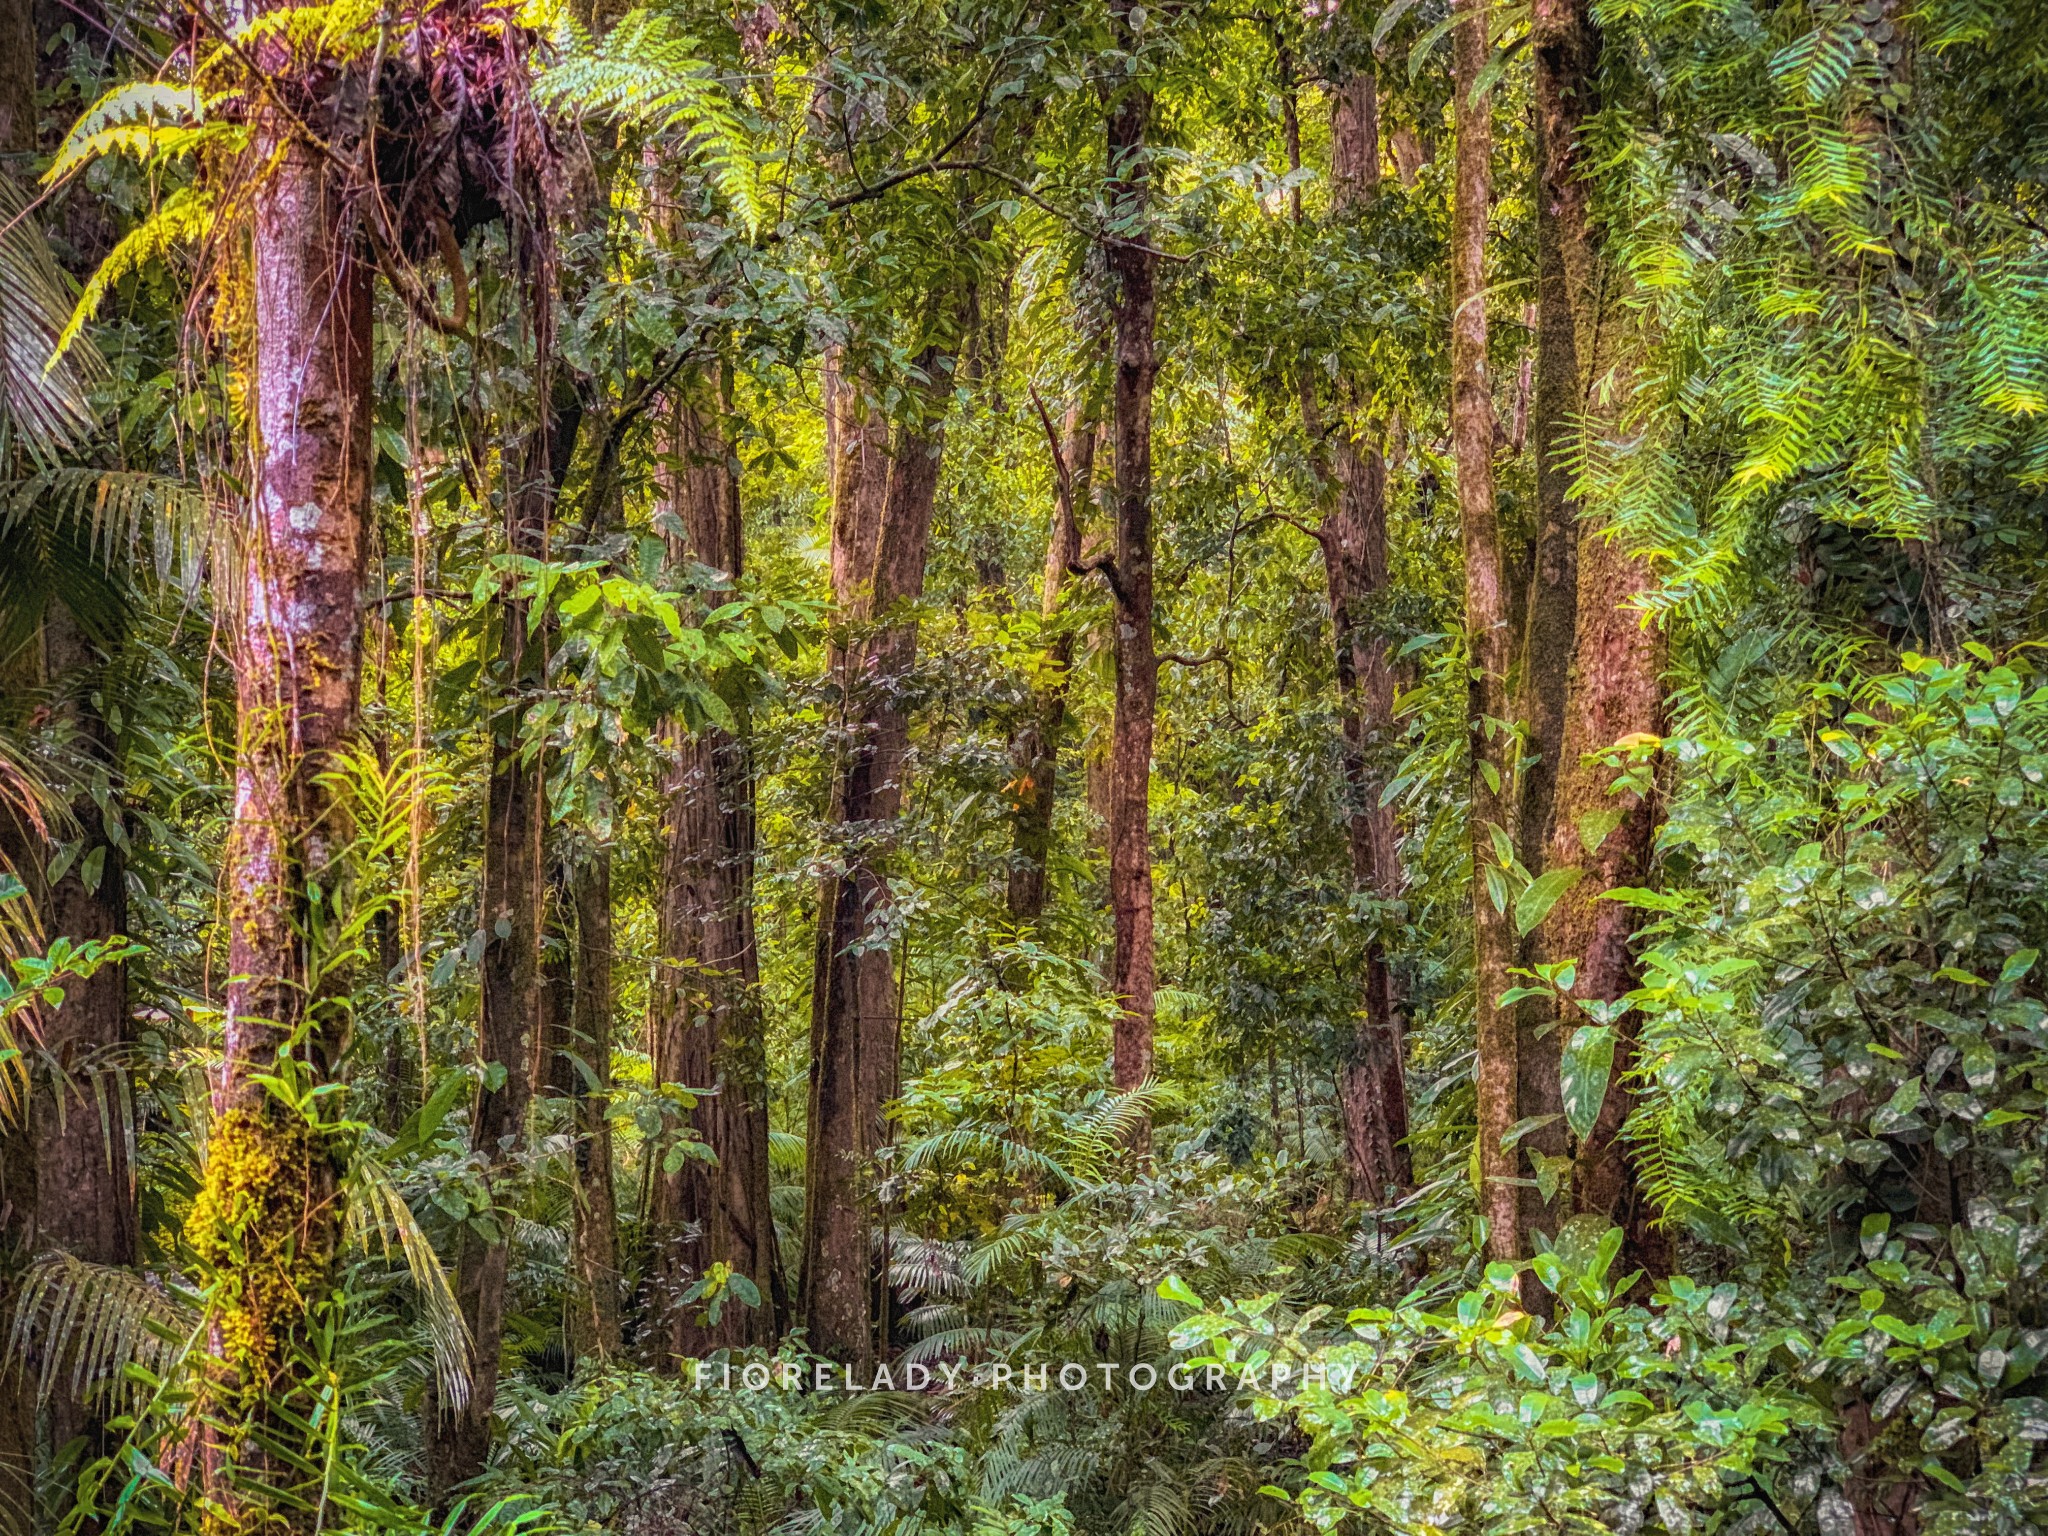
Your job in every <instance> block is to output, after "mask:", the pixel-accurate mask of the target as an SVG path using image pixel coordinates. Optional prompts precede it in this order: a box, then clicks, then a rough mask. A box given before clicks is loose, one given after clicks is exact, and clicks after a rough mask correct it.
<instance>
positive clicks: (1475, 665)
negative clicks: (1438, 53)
mask: <svg viewBox="0 0 2048 1536" xmlns="http://www.w3.org/2000/svg"><path fill="white" fill-rule="evenodd" d="M1452 11H1453V13H1454V15H1455V16H1456V17H1457V24H1456V26H1455V27H1454V28H1453V31H1452V71H1451V90H1452V95H1453V102H1452V109H1453V118H1454V122H1455V126H1456V132H1457V162H1456V168H1455V172H1454V186H1453V195H1452V212H1451V447H1452V454H1453V457H1454V459H1455V461H1456V463H1457V469H1458V524H1459V534H1460V543H1461V544H1462V545H1463V547H1464V555H1465V652H1466V665H1467V668H1468V671H1469V676H1470V683H1469V697H1468V700H1467V704H1466V711H1465V713H1466V722H1467V728H1468V731H1469V733H1470V746H1471V800H1470V809H1469V811H1468V813H1467V815H1468V818H1469V825H1470V828H1471V840H1472V897H1471V899H1472V949H1473V955H1472V959H1473V964H1472V988H1473V1009H1474V1012H1475V1014H1476V1018H1477V1024H1476V1036H1477V1042H1478V1049H1479V1060H1478V1069H1477V1087H1478V1097H1479V1106H1478V1108H1479V1176H1480V1192H1479V1211H1480V1214H1481V1215H1482V1216H1484V1217H1485V1218H1486V1221H1487V1251H1488V1252H1489V1253H1490V1254H1491V1255H1492V1256H1493V1257H1495V1258H1509V1259H1511V1258H1515V1257H1517V1256H1519V1250H1520V1247H1521V1230H1520V1221H1519V1216H1518V1207H1517V1200H1516V1191H1515V1186H1514V1184H1513V1183H1512V1182H1511V1181H1512V1180H1513V1179H1514V1177H1515V1176H1516V1159H1515V1155H1514V1153H1513V1151H1512V1149H1510V1148H1508V1147H1506V1146H1504V1145H1503V1142H1504V1140H1505V1138H1506V1136H1507V1134H1508V1132H1509V1131H1510V1130H1512V1129H1513V1127H1514V1124H1515V1121H1516V1119H1517V1117H1518V1114H1519V1111H1518V1109H1517V1107H1516V1106H1517V1088H1518V1082H1517V1073H1516V1058H1517V1054H1518V1051H1517V1041H1516V1037H1515V1015H1514V1012H1513V1010H1512V1009H1504V1008H1502V1007H1501V1006H1500V1002H1499V999H1500V995H1501V993H1503V992H1504V991H1506V990H1507V988H1508V985H1509V977H1508V971H1509V968H1510V967H1511V966H1512V965H1513V964H1514V956H1515V946H1514V927H1513V924H1512V922H1511V920H1510V919H1509V917H1508V914H1507V912H1506V910H1505V897H1506V891H1505V884H1504V877H1503V874H1502V871H1501V862H1500V859H1499V857H1498V851H1497V849H1496V846H1495V840H1496V839H1500V840H1501V841H1502V842H1504V843H1505V844H1506V845H1507V846H1508V847H1509V848H1510V849H1511V848H1512V846H1513V844H1512V839H1513V836H1514V804H1513V801H1512V799H1511V791H1512V776H1513V772H1514V750H1515V747H1514V736H1513V732H1512V731H1511V730H1510V729H1509V728H1508V726H1507V724H1506V721H1507V711H1508V703H1507V698H1508V695H1507V685H1508V666H1509V652H1510V646H1509V633H1508V609H1507V589H1506V584H1505V580H1504V577H1503V573H1502V560H1501V539H1500V514H1499V511H1498V509H1497V508H1496V507H1495V505H1494V487H1493V395H1492V389H1491V385H1490V382H1489V378H1488V371H1487V366H1486V337H1487V326H1486V226H1487V214H1488V211H1489V209H1490V207H1491V205H1492V201H1493V101H1492V95H1491V93H1490V92H1481V93H1479V94H1478V95H1477V96H1476V98H1475V95H1474V87H1475V86H1476V85H1478V84H1479V77H1480V74H1481V72H1482V71H1483V70H1484V69H1485V67H1486V60H1487V57H1488V53H1489V49H1488V45H1487V38H1486V7H1485V5H1484V4H1483V3H1481V0H1454V3H1453V6H1452Z"/></svg>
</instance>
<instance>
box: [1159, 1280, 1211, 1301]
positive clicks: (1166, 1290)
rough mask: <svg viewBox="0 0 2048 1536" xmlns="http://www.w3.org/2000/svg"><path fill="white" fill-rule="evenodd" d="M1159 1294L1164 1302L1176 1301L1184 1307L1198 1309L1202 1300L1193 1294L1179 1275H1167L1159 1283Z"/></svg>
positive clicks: (1191, 1288) (1191, 1289)
mask: <svg viewBox="0 0 2048 1536" xmlns="http://www.w3.org/2000/svg"><path fill="white" fill-rule="evenodd" d="M1159 1294H1160V1296H1161V1298H1162V1299H1164V1300H1166V1301H1177V1302H1179V1303H1180V1304H1181V1305H1182V1306H1185V1307H1199V1306H1200V1305H1201V1304H1202V1298H1201V1297H1199V1296H1197V1295H1196V1294H1195V1293H1194V1289H1193V1287H1191V1286H1190V1285H1189V1284H1188V1283H1187V1281H1185V1280H1183V1279H1181V1277H1180V1276H1179V1275H1168V1276H1167V1277H1166V1278H1165V1279H1164V1280H1162V1281H1160V1282H1159Z"/></svg>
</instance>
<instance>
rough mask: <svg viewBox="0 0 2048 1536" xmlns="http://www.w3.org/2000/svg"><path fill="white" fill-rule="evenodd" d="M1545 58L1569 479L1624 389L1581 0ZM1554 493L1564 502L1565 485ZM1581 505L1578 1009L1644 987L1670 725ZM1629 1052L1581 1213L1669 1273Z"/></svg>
mask: <svg viewBox="0 0 2048 1536" xmlns="http://www.w3.org/2000/svg"><path fill="white" fill-rule="evenodd" d="M1535 58H1536V79H1537V93H1536V109H1537V132H1538V144H1539V156H1538V170H1539V175H1540V176H1541V182H1540V185H1539V194H1540V202H1539V217H1540V221H1541V222H1539V226H1538V228H1539V233H1540V232H1541V230H1542V228H1543V225H1544V223H1547V224H1548V225H1549V227H1550V231H1551V235H1550V239H1549V241H1548V246H1549V255H1548V264H1547V266H1546V269H1545V270H1544V271H1543V272H1542V274H1541V287H1540V289H1539V306H1540V308H1541V310H1542V316H1541V319H1540V320H1539V327H1540V334H1539V353H1538V358H1539V361H1538V376H1539V380H1541V379H1542V378H1543V374H1544V371H1545V369H1546V367H1552V368H1554V370H1555V371H1556V377H1555V378H1554V379H1552V380H1551V381H1550V383H1549V384H1548V385H1540V386H1539V392H1538V399H1537V409H1538V439H1537V440H1538V444H1539V447H1540V448H1541V450H1542V452H1543V454H1544V459H1545V462H1546V463H1548V464H1550V465H1551V466H1552V472H1553V474H1554V475H1555V476H1557V477H1558V478H1562V477H1563V475H1564V473H1565V472H1564V470H1563V468H1562V466H1561V465H1558V464H1557V463H1556V460H1557V459H1558V458H1559V457H1560V456H1561V455H1562V454H1563V453H1564V452H1565V451H1566V450H1567V449H1568V448H1569V447H1570V445H1571V441H1572V434H1573V433H1574V432H1575V431H1576V430H1577V426H1576V421H1577V418H1578V417H1579V416H1580V415H1581V414H1582V413H1583V414H1588V415H1591V416H1593V417H1596V418H1597V417H1600V416H1602V415H1611V413H1612V412H1613V411H1615V410H1616V409H1617V408H1618V404H1619V402H1618V400H1617V399H1616V394H1617V392H1618V390H1619V388H1620V384H1621V381H1620V380H1618V379H1617V378H1615V377H1613V375H1614V373H1615V371H1616V370H1615V363H1616V361H1617V357H1618V353H1617V349H1616V347H1615V345H1614V340H1615V336H1616V334H1617V333H1618V331H1619V328H1620V322H1619V318H1618V317H1619V313H1620V306H1619V304H1618V302H1617V298H1616V295H1615V293H1614V292H1613V289H1614V279H1613V274H1612V273H1611V272H1610V271H1609V270H1608V268H1607V264H1606V262H1605V261H1604V259H1603V256H1602V253H1601V250H1600V241H1599V236H1598V233H1597V231H1595V229H1594V228H1593V225H1592V220H1591V217H1590V213H1589V210H1588V189H1587V185H1586V180H1585V176H1584V169H1583V165H1582V159H1583V157H1582V155H1581V153H1580V151H1579V147H1578V143H1577V139H1578V135H1579V132H1580V130H1581V128H1582V127H1583V125H1584V123H1585V121H1586V119H1587V118H1588V117H1589V116H1590V115H1591V114H1592V113H1593V111H1594V110H1595V109H1596V106H1597V103H1596V101H1595V98H1594V89H1595V82H1596V80H1597V74H1598V69H1599V62H1600V34H1599V31H1598V29H1597V28H1596V27H1595V26H1594V23H1593V19H1592V16H1591V14H1590V10H1589V7H1588V6H1587V4H1586V0H1538V4H1537V7H1536V12H1535ZM1552 359H1554V360H1555V361H1554V363H1553V362H1552ZM1566 370H1568V371H1566ZM1542 467H1543V466H1542V465H1539V470H1540V469H1541V468H1542ZM1556 494H1557V495H1558V496H1560V497H1562V496H1563V494H1564V493H1563V490H1562V488H1559V489H1558V490H1557V491H1556ZM1570 512H1571V516H1572V518H1573V520H1574V521H1575V522H1576V523H1577V525H1578V526H1577V527H1576V529H1575V534H1576V537H1577V540H1578V549H1577V557H1576V564H1577V586H1578V597H1577V613H1576V625H1575V629H1576V634H1575V640H1574V647H1573V658H1572V664H1571V672H1570V679H1569V687H1568V689H1567V692H1566V700H1565V707H1564V711H1563V736H1562V740H1561V743H1560V748H1559V753H1558V770H1557V784H1556V798H1555V811H1554V815H1553V817H1552V824H1551V826H1550V828H1549V863H1550V867H1551V868H1554V869H1566V868H1579V869H1583V870H1584V874H1583V876H1582V877H1581V879H1580V880H1579V882H1578V884H1576V885H1575V886H1573V887H1572V889H1571V890H1569V891H1567V892H1566V893H1565V894H1564V895H1563V896H1561V897H1560V898H1559V899H1558V902H1557V905H1556V906H1555V907H1553V908H1552V909H1551V912H1550V915H1549V918H1548V919H1547V920H1546V921H1545V923H1544V925H1543V927H1542V929H1541V930H1540V933H1541V939H1542V948H1543V951H1544V958H1546V959H1557V960H1564V959H1575V960H1576V961H1577V962H1578V970H1577V975H1576V978H1575V983H1574V986H1573V988H1572V991H1571V998H1572V1000H1573V1002H1575V1003H1576V1002H1612V1001H1614V1000H1615V999H1617V998H1619V997H1621V996H1623V995H1624V994H1625V993H1627V992H1629V991H1630V990H1632V989H1633V988H1634V986H1635V984H1636V980H1637V971H1636V963H1635V954H1634V951H1633V950H1632V949H1631V947H1630V939H1631V937H1632V935H1633V933H1634V929H1635V925H1636V922H1637V920H1638V918H1639V915H1640V914H1639V913H1638V912H1637V911H1636V910H1635V909H1633V908H1630V907H1625V906H1623V905H1622V904H1621V903H1619V902H1614V901H1602V900H1601V899H1600V896H1601V893H1602V892H1604V891H1608V890H1612V889H1614V888H1615V887H1616V886H1644V885H1647V884H1649V881H1650V857H1651V844H1652V839H1653V837H1654V834H1655V830H1656V814H1655V805H1654V803H1653V797H1652V796H1651V795H1650V794H1648V793H1646V792H1645V791H1646V790H1647V788H1648V783H1647V770H1648V769H1649V766H1650V765H1649V763H1648V762H1647V761H1646V760H1645V758H1644V755H1643V754H1644V752H1645V751H1653V750H1654V743H1653V738H1654V737H1656V736H1657V735H1658V734H1659V733H1660V732H1661V730H1662V727H1663V723H1664V698H1663V669H1664V642H1663V634H1662V631H1661V630H1660V629H1658V628H1657V627H1656V626H1655V625H1652V624H1646V623H1645V622H1644V619H1643V614H1642V612H1641V611H1640V609H1638V608H1637V606H1636V603H1635V600H1636V599H1637V598H1639V597H1641V596H1642V595H1643V594H1644V593H1646V592H1647V591H1649V589H1650V586H1651V577H1650V571H1649V569H1648V567H1647V565H1646V564H1645V563H1644V562H1643V561H1641V560H1639V559H1637V558H1635V557H1634V556H1632V555H1631V554H1630V553H1629V552H1628V551H1627V549H1626V548H1625V547H1624V546H1623V545H1621V544H1620V543H1619V542H1618V541H1617V539H1616V537H1615V535H1614V532H1613V530H1612V529H1610V528H1609V527H1608V526H1607V525H1606V524H1605V522H1604V521H1603V520H1601V519H1599V518H1588V517H1583V515H1582V513H1581V510H1580V508H1579V507H1578V506H1577V505H1576V504H1572V505H1571V506H1570ZM1631 770H1632V771H1631ZM1624 780H1625V781H1626V782H1623V781H1624ZM1531 1011H1532V1012H1535V1011H1536V1010H1531ZM1556 1012H1557V1011H1556V1010H1552V1012H1551V1015H1550V1016H1547V1017H1545V1018H1544V1022H1545V1023H1547V1024H1550V1023H1554V1025H1555V1027H1553V1028H1551V1029H1550V1030H1548V1032H1547V1041H1548V1044H1547V1049H1548V1062H1547V1066H1548V1070H1549V1071H1550V1072H1551V1073H1552V1074H1553V1075H1554V1074H1555V1072H1556V1070H1557V1053H1558V1052H1559V1051H1560V1050H1561V1049H1562V1047H1563V1045H1564V1043H1565V1040H1566V1038H1567V1037H1568V1036H1569V1035H1570V1034H1571V1033H1572V1031H1573V1030H1574V1028H1575V1027H1576V1026H1578V1025H1580V1024H1583V1023H1585V1022H1587V1020H1586V1019H1585V1017H1584V1016H1583V1015H1582V1014H1581V1013H1580V1012H1579V1010H1578V1009H1577V1008H1576V1007H1571V1006H1567V1007H1566V1008H1564V1009H1563V1010H1562V1013H1563V1017H1562V1018H1557V1017H1556ZM1525 1049H1526V1045H1525ZM1634 1055H1635V1025H1634V1022H1633V1020H1630V1019H1628V1018H1626V1017H1624V1019H1623V1020H1621V1021H1620V1022H1619V1023H1618V1024H1617V1026H1616V1039H1615V1051H1614V1064H1613V1068H1612V1070H1611V1072H1610V1074H1609V1078H1608V1086H1607V1094H1606V1097H1605V1099H1604V1101H1603V1102H1602V1105H1601V1108H1600V1113H1599V1116H1598V1118H1597V1119H1596V1120H1595V1122H1594V1124H1593V1126H1592V1129H1591V1130H1590V1132H1589V1133H1588V1135H1587V1136H1586V1137H1585V1138H1584V1140H1582V1141H1581V1142H1580V1143H1579V1145H1578V1146H1577V1148H1576V1149H1575V1150H1574V1158H1573V1168H1572V1181H1571V1187H1572V1204H1573V1208H1574V1209H1575V1210H1576V1211H1578V1212H1579V1213H1581V1214H1589V1215H1594V1216H1597V1217H1599V1218H1600V1219H1601V1220H1603V1221H1607V1222H1613V1223H1617V1224H1619V1225H1621V1226H1622V1228H1623V1229H1624V1230H1625V1231H1626V1232H1627V1234H1628V1251H1627V1257H1626V1260H1625V1264H1626V1267H1628V1268H1641V1269H1643V1270H1645V1271H1647V1272H1648V1273H1649V1274H1651V1275H1653V1276H1661V1275H1666V1274H1669V1273H1670V1272H1671V1267H1672V1263H1673V1253H1672V1250H1671V1243H1670V1240H1669V1238H1668V1236H1667V1235H1666V1234H1664V1233H1663V1232H1661V1231H1659V1230H1657V1228H1656V1227H1655V1226H1654V1224H1653V1219H1654V1212H1653V1211H1652V1210H1651V1209H1650V1208H1649V1206H1648V1204H1647V1202H1646V1201H1644V1200H1643V1198H1642V1196H1641V1193H1640V1191H1639V1189H1638V1186H1637V1182H1636V1178H1635V1170H1634V1166H1633V1163H1632V1162H1631V1160H1630V1158H1629V1156H1628V1151H1627V1148H1626V1146H1625V1144H1624V1143H1623V1142H1622V1140H1621V1130H1622V1127H1623V1125H1624V1123H1625V1122H1626V1121H1627V1119H1628V1115H1629V1112H1630V1111H1631V1110H1632V1109H1633V1108H1634V1103H1635V1099H1634V1095H1633V1094H1632V1093H1631V1092H1630V1090H1629V1087H1628V1082H1627V1074H1628V1071H1629V1068H1630V1066H1631V1064H1632V1062H1633V1059H1634Z"/></svg>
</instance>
